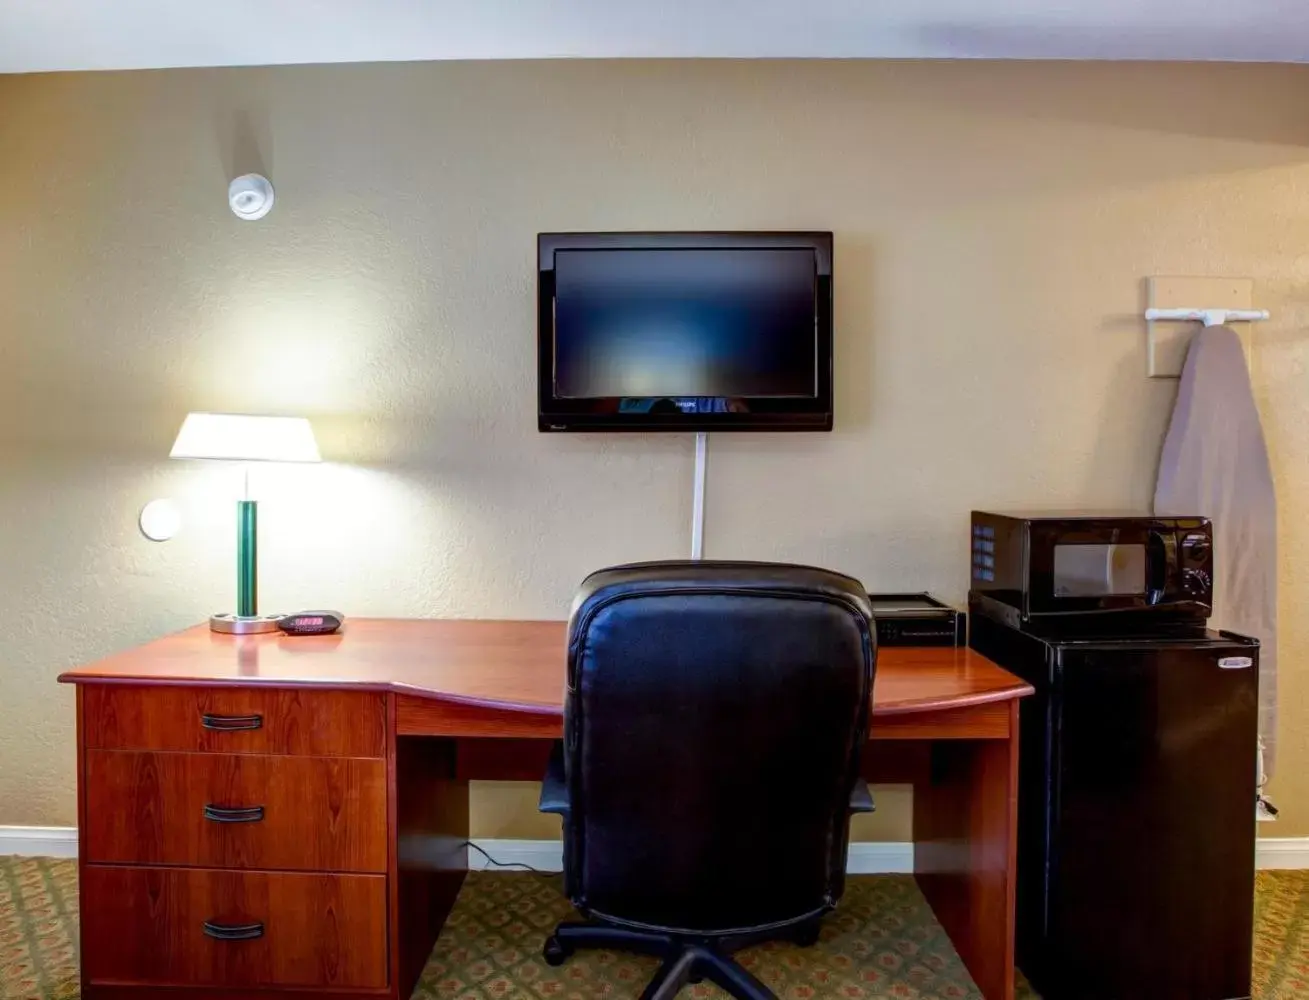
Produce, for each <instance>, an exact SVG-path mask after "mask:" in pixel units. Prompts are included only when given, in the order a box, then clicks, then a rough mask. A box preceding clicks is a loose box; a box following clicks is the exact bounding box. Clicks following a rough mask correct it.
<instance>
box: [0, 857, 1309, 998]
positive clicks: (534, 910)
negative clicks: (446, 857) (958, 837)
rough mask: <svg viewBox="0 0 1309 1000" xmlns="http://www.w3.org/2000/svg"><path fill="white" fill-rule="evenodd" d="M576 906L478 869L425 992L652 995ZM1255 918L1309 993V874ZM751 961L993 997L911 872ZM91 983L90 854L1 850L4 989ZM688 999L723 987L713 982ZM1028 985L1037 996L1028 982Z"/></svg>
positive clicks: (896, 993) (1260, 975)
mask: <svg viewBox="0 0 1309 1000" xmlns="http://www.w3.org/2000/svg"><path fill="white" fill-rule="evenodd" d="M568 915H569V907H568V904H567V903H565V902H564V900H563V899H562V898H561V896H560V894H559V884H558V880H557V879H555V878H550V877H545V876H537V875H528V874H499V873H496V874H491V873H481V872H475V873H473V874H471V875H470V876H469V877H468V881H467V883H466V885H465V888H464V891H463V893H462V894H461V895H460V897H459V902H458V904H457V905H456V907H455V910H454V912H453V913H452V914H451V915H450V919H449V921H447V923H446V927H445V930H444V932H443V933H442V935H441V939H440V941H438V942H437V946H436V950H435V951H434V952H433V953H432V958H431V960H430V961H429V963H428V965H427V969H426V971H425V972H424V974H423V980H422V983H421V984H420V986H419V988H418V990H417V991H416V992H415V994H414V998H415V1000H509V998H515V997H529V998H532V1000H591V998H601V997H604V998H608V1000H621V998H623V997H634V996H636V995H637V994H638V993H640V991H641V987H642V986H643V985H644V984H645V982H646V981H647V980H648V979H649V977H650V975H651V974H652V973H653V971H654V968H655V962H654V960H652V959H644V958H637V957H632V956H628V955H622V954H616V953H610V952H591V953H584V954H580V955H578V956H576V957H574V958H573V959H571V960H570V961H569V962H568V964H567V965H565V966H564V967H563V968H561V969H552V968H550V967H549V966H547V965H546V964H545V963H544V962H543V961H542V960H541V958H540V945H541V941H542V940H543V938H544V936H545V934H546V933H547V932H548V931H549V929H550V928H551V927H552V926H553V925H554V924H555V923H556V922H557V921H558V920H560V919H564V918H566V917H567V916H568ZM1255 915H1256V935H1255V936H1256V944H1255V953H1254V969H1255V977H1254V978H1255V996H1256V997H1258V998H1261V1000H1290V998H1293V997H1296V998H1304V997H1309V872H1260V873H1259V877H1258V895H1257V898H1256V902H1255ZM741 960H742V962H743V963H744V964H746V965H748V966H749V967H750V969H751V971H753V972H754V973H755V975H757V976H759V978H760V979H762V980H764V982H766V983H767V984H768V985H769V986H770V987H772V988H773V990H775V991H776V992H777V994H778V996H779V997H781V998H782V1000H809V998H820V997H840V998H849V1000H874V998H886V1000H945V998H949V1000H979V998H980V995H979V994H978V992H977V990H976V988H975V987H974V986H973V984H972V980H970V979H969V978H968V974H967V973H966V972H965V971H964V968H963V966H962V965H961V964H960V962H959V959H958V956H956V955H955V953H954V950H953V949H952V948H951V947H950V943H949V941H948V940H947V938H946V936H945V934H944V932H943V931H942V930H941V927H940V925H939V924H937V922H936V920H935V919H934V918H933V916H932V912H931V910H930V909H929V908H928V906H927V904H926V903H925V902H924V901H923V898H922V896H921V895H919V893H918V890H917V888H916V887H915V886H914V882H913V880H912V879H911V878H909V877H908V876H899V875H887V876H866V877H858V878H852V879H851V880H850V883H849V887H848V889H847V892H846V897H845V900H844V901H843V902H842V904H841V906H840V908H839V909H838V910H837V912H836V913H834V914H832V915H831V916H830V917H828V918H827V920H826V921H825V922H824V925H823V934H822V939H821V940H820V941H819V943H818V945H817V946H816V947H814V948H810V949H805V950H802V949H799V948H796V947H793V946H790V945H781V944H775V945H765V946H763V947H760V948H754V949H751V950H749V951H746V952H743V953H742V954H741ZM78 994H79V991H78V986H77V866H76V863H75V862H72V861H52V860H48V859H33V858H0V1000H76V998H77V997H78ZM681 996H683V997H687V998H694V1000H709V998H714V1000H721V998H722V997H723V994H722V993H720V992H719V991H718V990H716V989H715V988H714V987H712V986H708V985H703V984H702V985H698V986H693V987H689V988H688V989H686V990H684V991H683V993H682V994H681ZM1019 996H1020V998H1027V1000H1033V995H1032V994H1031V993H1030V991H1027V990H1026V989H1024V988H1023V987H1022V986H1021V984H1020V989H1019Z"/></svg>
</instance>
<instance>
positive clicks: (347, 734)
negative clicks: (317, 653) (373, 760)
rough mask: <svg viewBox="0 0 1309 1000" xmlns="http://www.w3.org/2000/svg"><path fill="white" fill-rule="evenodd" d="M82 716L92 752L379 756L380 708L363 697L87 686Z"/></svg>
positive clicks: (368, 695) (382, 742)
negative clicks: (186, 751)
mask: <svg viewBox="0 0 1309 1000" xmlns="http://www.w3.org/2000/svg"><path fill="white" fill-rule="evenodd" d="M82 718H83V720H84V721H83V726H84V731H83V739H84V740H85V745H86V746H87V747H88V748H92V749H101V750H196V751H201V752H207V753H268V754H294V755H311V756H342V757H382V756H383V755H384V754H385V753H386V702H385V699H384V696H383V695H381V694H375V693H373V692H370V691H320V690H313V689H308V688H276V689H273V688H256V687H181V686H173V687H156V686H145V685H130V686H129V685H114V684H87V685H85V687H84V688H83V690H82Z"/></svg>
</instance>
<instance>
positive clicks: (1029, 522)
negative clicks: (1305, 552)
mask: <svg viewBox="0 0 1309 1000" xmlns="http://www.w3.org/2000/svg"><path fill="white" fill-rule="evenodd" d="M970 541H971V557H972V559H971V572H970V577H971V595H972V596H973V597H976V598H978V600H979V610H982V611H985V612H986V613H987V614H988V615H989V616H990V617H993V618H998V619H1000V620H1001V621H1004V622H1005V623H1006V624H1009V625H1011V626H1013V627H1015V628H1022V627H1024V626H1027V625H1032V624H1037V623H1039V622H1042V621H1050V622H1056V621H1062V620H1065V619H1073V618H1082V619H1088V620H1089V619H1091V618H1093V617H1096V616H1107V615H1111V616H1113V617H1114V618H1115V620H1119V621H1120V622H1125V621H1127V620H1128V619H1139V620H1142V621H1145V620H1148V621H1149V622H1150V623H1151V624H1159V623H1162V622H1197V621H1198V622H1203V621H1205V620H1206V619H1207V618H1208V617H1209V615H1210V613H1211V611H1212V610H1213V572H1214V566H1213V548H1214V546H1213V526H1212V525H1211V524H1210V522H1209V520H1208V519H1207V518H1203V517H1162V516H1156V515H1153V514H1126V515H1105V514H1063V513H1048V514H1046V513H1042V514H994V513H988V512H985V511H973V515H972V536H971V539H970ZM1088 623H1089V621H1088Z"/></svg>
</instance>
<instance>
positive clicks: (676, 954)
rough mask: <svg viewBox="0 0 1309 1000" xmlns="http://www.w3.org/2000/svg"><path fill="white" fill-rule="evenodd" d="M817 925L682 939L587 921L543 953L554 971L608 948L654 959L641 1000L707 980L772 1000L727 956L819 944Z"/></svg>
mask: <svg viewBox="0 0 1309 1000" xmlns="http://www.w3.org/2000/svg"><path fill="white" fill-rule="evenodd" d="M818 931H819V922H818V920H816V919H815V920H809V921H806V922H804V923H802V924H797V925H796V926H794V927H791V928H788V929H787V930H784V931H777V930H773V931H770V932H768V933H766V934H763V933H761V934H750V935H742V936H740V937H684V936H680V935H672V934H660V933H658V932H657V931H640V930H633V929H630V928H627V927H615V926H613V925H611V924H603V923H599V922H591V921H569V922H566V923H562V924H560V925H559V926H558V927H556V928H555V932H554V933H553V934H552V935H550V937H548V938H547V939H546V942H545V947H544V948H543V949H542V954H543V956H544V958H545V960H546V963H547V964H549V965H554V966H559V965H563V964H564V962H566V961H567V960H568V958H569V957H570V956H571V955H572V954H573V953H574V952H575V951H579V950H582V949H587V948H608V949H613V950H616V951H630V952H636V953H637V954H641V955H653V956H655V957H656V958H662V959H663V965H661V966H660V967H659V971H658V972H656V973H655V976H654V978H653V979H652V980H650V982H649V984H647V985H646V988H645V989H644V990H643V991H642V993H641V1000H672V998H673V997H675V996H676V995H677V994H678V992H679V991H680V990H681V988H682V987H683V986H685V985H686V984H687V983H698V982H700V981H701V980H704V979H708V980H709V981H710V982H711V983H714V984H715V985H716V986H718V987H719V988H720V989H722V990H724V991H725V992H727V993H728V994H730V995H731V996H734V997H738V998H739V1000H777V997H776V995H775V994H774V993H773V991H772V990H770V989H769V988H768V987H767V986H765V985H764V984H763V983H761V982H760V981H759V980H758V979H756V978H755V977H754V976H753V975H751V974H750V972H749V970H747V969H746V968H745V967H744V966H742V965H741V964H740V963H739V962H737V961H736V960H735V959H733V958H732V957H731V953H732V952H734V951H736V950H738V949H740V948H745V947H748V946H749V945H752V944H757V943H759V942H761V941H767V940H776V939H778V938H786V939H789V940H791V941H794V942H795V943H796V944H798V945H800V946H802V947H808V946H809V945H812V944H814V943H815V942H817V940H818Z"/></svg>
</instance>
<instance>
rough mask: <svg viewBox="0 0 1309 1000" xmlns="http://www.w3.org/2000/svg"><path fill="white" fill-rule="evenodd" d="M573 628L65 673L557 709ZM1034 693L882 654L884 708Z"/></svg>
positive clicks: (228, 649) (194, 644) (975, 657)
mask: <svg viewBox="0 0 1309 1000" xmlns="http://www.w3.org/2000/svg"><path fill="white" fill-rule="evenodd" d="M566 629H567V625H566V624H565V623H564V622H536V621H457V620H448V619H421V618H352V619H350V620H349V621H348V622H347V623H346V626H345V629H344V630H343V632H342V633H340V634H338V635H330V636H284V635H282V634H281V633H272V634H269V635H255V636H232V635H220V634H219V633H216V632H211V631H210V630H209V627H208V626H207V625H197V626H195V627H194V628H189V629H186V630H185V631H182V632H177V633H175V634H173V635H170V636H165V637H164V638H162V639H156V640H155V641H154V642H151V643H147V644H146V645H144V646H140V647H138V648H136V649H129V650H126V651H125V652H122V653H116V654H114V655H113V656H110V657H108V658H106V659H103V660H100V661H99V662H97V663H92V664H90V665H88V666H85V667H81V668H79V669H77V670H70V671H68V672H66V673H64V674H62V675H60V677H59V680H60V681H63V682H65V683H74V684H83V683H96V682H110V681H117V682H128V683H130V682H134V681H135V682H145V683H155V684H243V685H251V684H267V685H270V686H283V687H285V686H298V685H317V686H324V687H359V688H365V689H372V690H379V689H380V690H389V691H395V692H397V693H399V694H405V695H411V696H417V697H421V698H431V699H435V700H439V701H450V702H459V703H463V704H472V705H483V706H486V707H492V708H500V709H508V710H512V711H517V712H530V713H539V714H544V715H556V716H558V715H561V714H562V712H563V694H564V672H565V640H566ZM1031 693H1032V689H1031V687H1030V686H1028V685H1027V684H1026V683H1024V682H1023V681H1021V680H1019V679H1018V678H1017V677H1015V676H1014V675H1013V674H1011V673H1009V672H1008V671H1006V670H1003V669H1001V668H1000V667H998V666H996V664H994V663H992V662H991V661H990V660H988V659H987V658H986V657H984V656H982V655H981V654H980V653H975V652H973V651H972V650H970V649H953V648H888V649H882V650H879V651H878V655H877V682H876V685H875V687H874V689H873V711H874V713H875V714H878V715H897V714H901V713H906V712H927V711H939V710H942V709H950V708H962V707H966V706H969V705H980V704H986V703H988V702H995V701H1005V700H1007V699H1010V698H1021V697H1023V696H1024V695H1028V694H1031Z"/></svg>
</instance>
